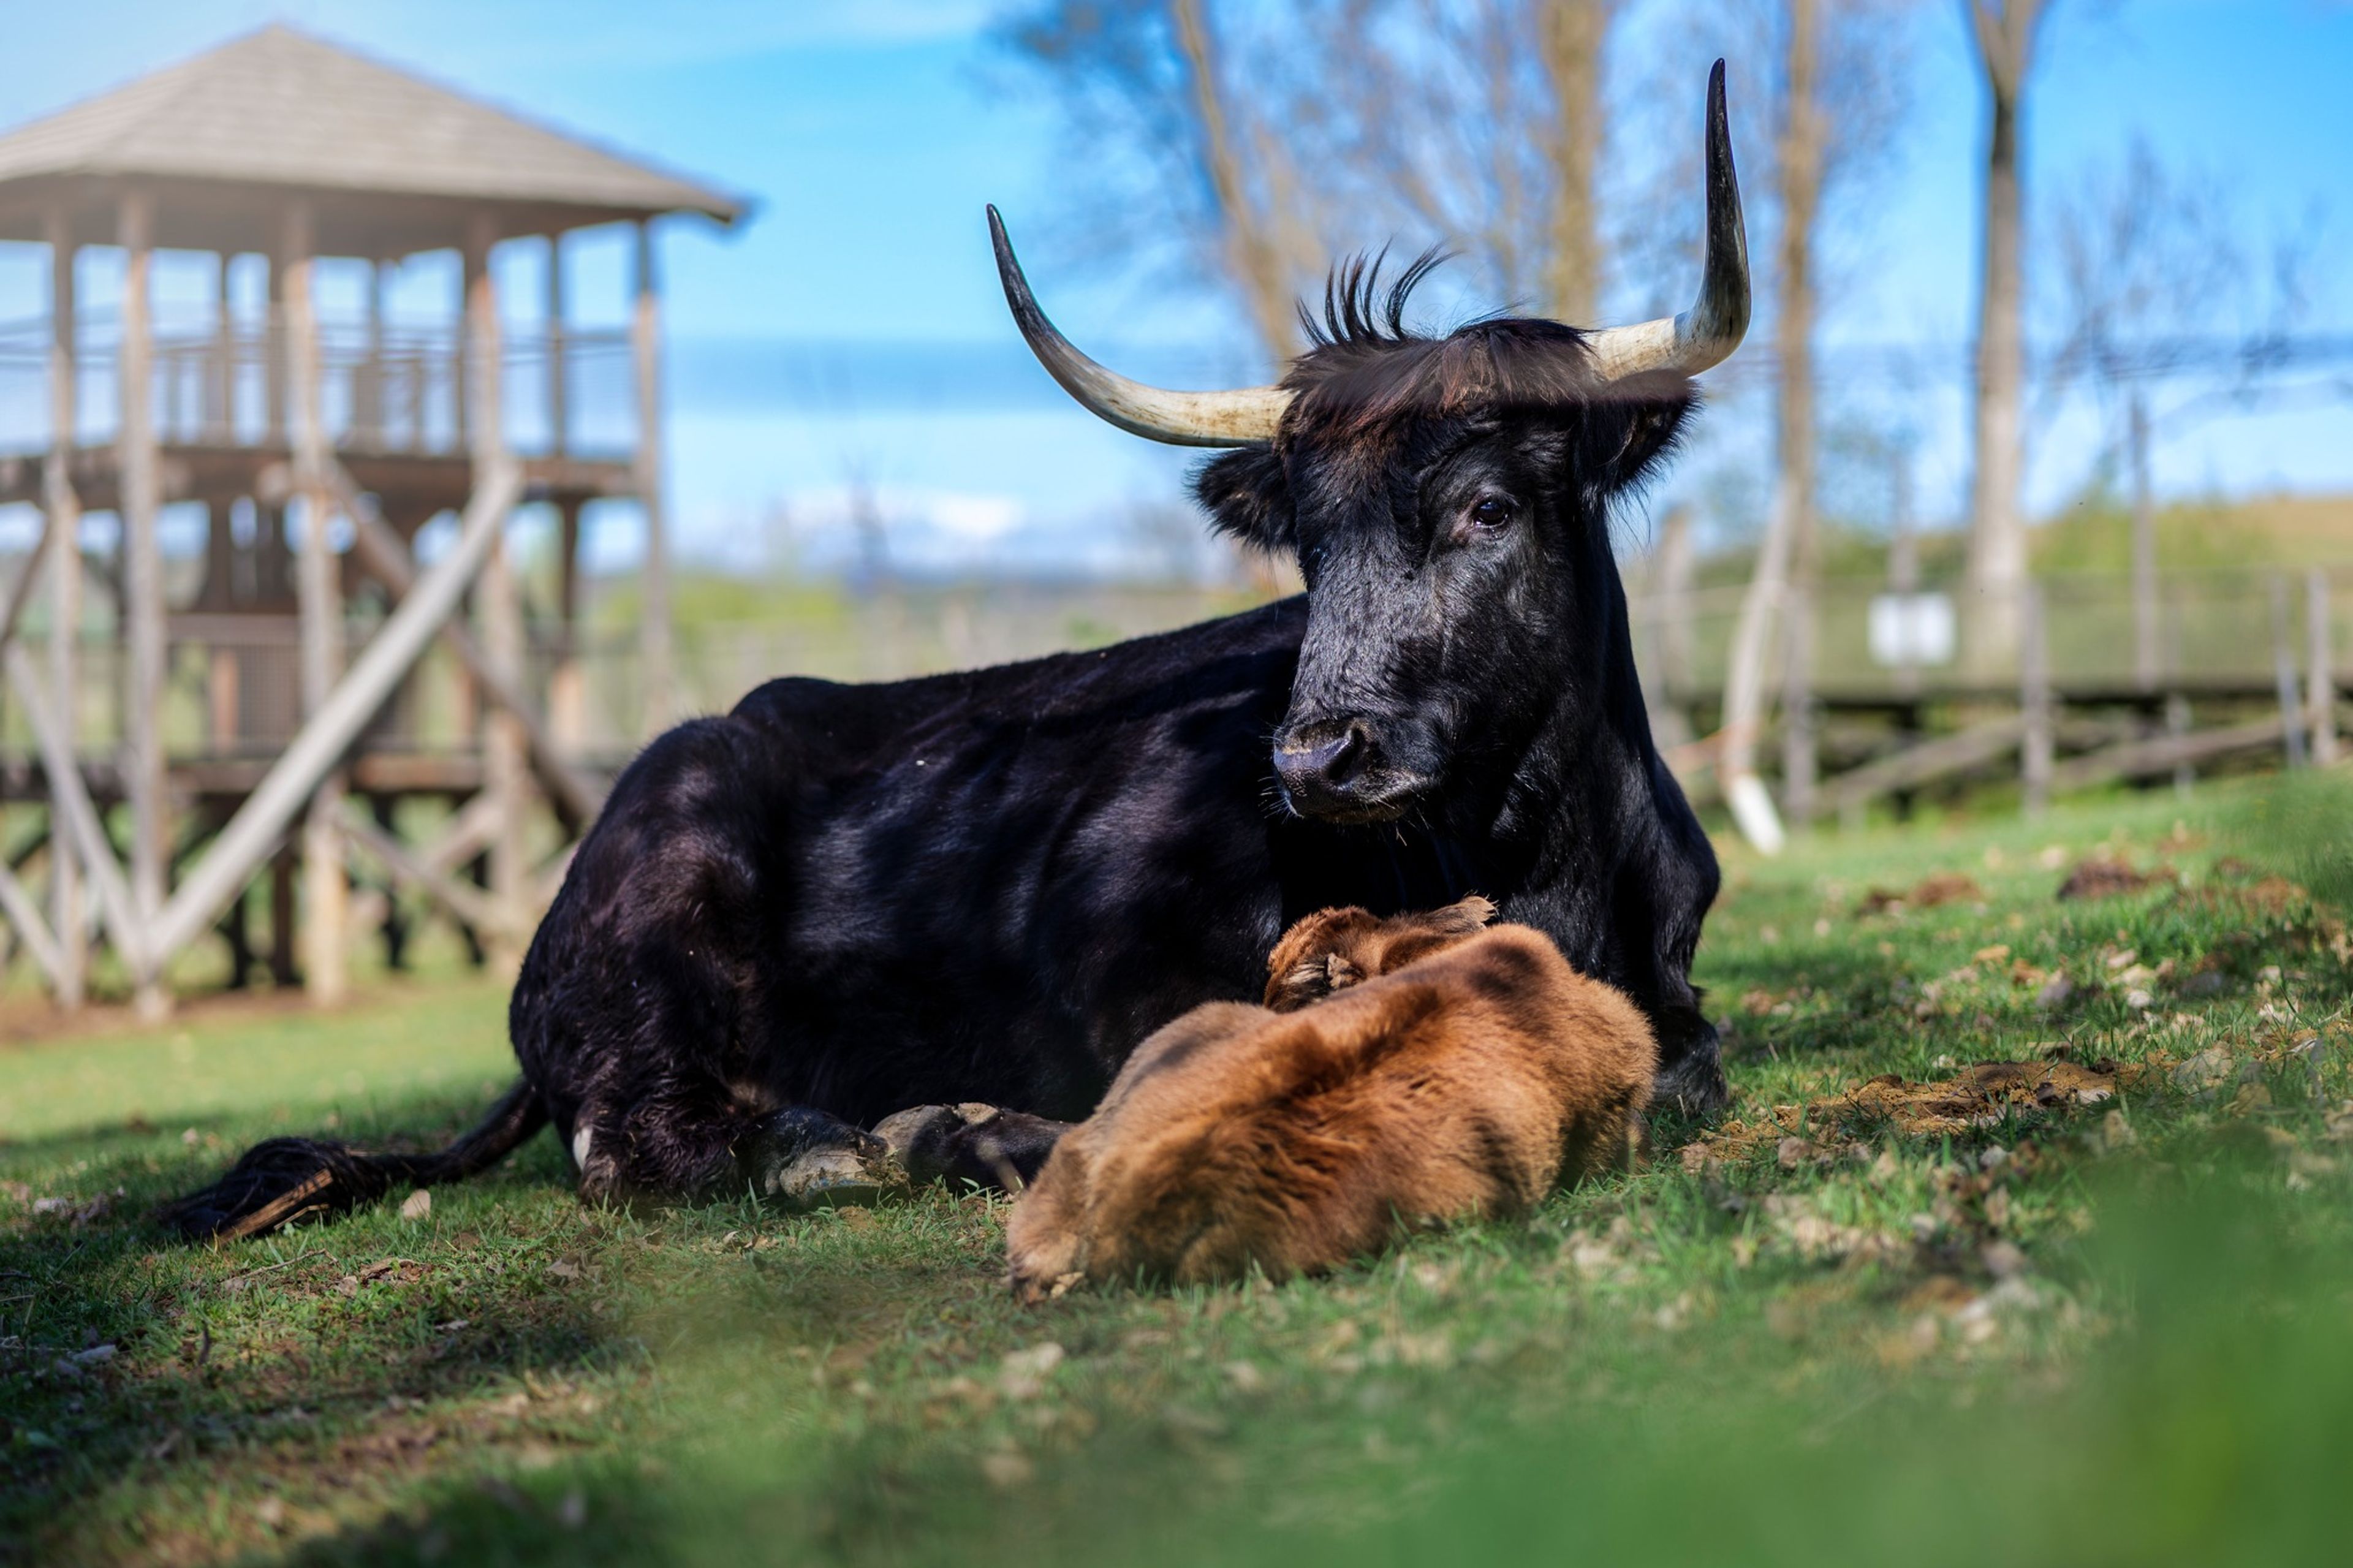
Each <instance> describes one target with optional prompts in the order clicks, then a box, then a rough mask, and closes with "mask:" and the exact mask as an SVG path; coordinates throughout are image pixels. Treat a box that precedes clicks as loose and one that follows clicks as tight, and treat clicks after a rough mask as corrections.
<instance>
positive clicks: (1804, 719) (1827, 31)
mask: <svg viewBox="0 0 2353 1568" xmlns="http://www.w3.org/2000/svg"><path fill="white" fill-rule="evenodd" d="M1784 9H1785V15H1784V16H1783V17H1782V29H1783V30H1782V37H1781V50H1780V57H1781V69H1780V73H1779V80H1778V83H1776V84H1775V88H1774V94H1773V96H1774V103H1775V107H1776V110H1777V118H1778V124H1777V126H1776V130H1775V134H1774V147H1773V150H1774V211H1775V215H1776V218H1775V221H1776V222H1777V224H1778V235H1777V240H1776V244H1775V247H1774V280H1773V287H1774V310H1773V315H1774V328H1773V333H1774V343H1775V365H1774V476H1773V492H1772V502H1771V506H1770V509H1769V510H1768V511H1767V517H1766V524H1765V536H1764V539H1763V541H1762V542H1761V543H1760V544H1759V547H1758V550H1757V564H1756V566H1755V568H1754V570H1753V571H1752V572H1751V574H1750V576H1749V581H1748V586H1747V589H1746V592H1745V593H1744V594H1743V595H1741V603H1740V613H1739V616H1738V617H1737V619H1736V621H1735V622H1734V626H1733V636H1732V647H1731V651H1730V658H1729V660H1728V663H1727V666H1726V668H1725V700H1724V727H1723V733H1722V735H1721V737H1720V738H1719V740H1718V742H1717V743H1718V746H1719V751H1718V752H1717V762H1716V771H1717V776H1718V777H1719V778H1720V779H1722V780H1723V782H1724V789H1725V799H1726V801H1727V802H1728V803H1729V804H1730V805H1731V806H1732V810H1733V815H1734V818H1735V820H1736V822H1737V823H1738V825H1739V826H1740V829H1741V832H1742V833H1743V834H1744V835H1745V836H1746V837H1747V838H1748V839H1749V841H1750V842H1751V843H1753V844H1755V845H1757V847H1759V848H1761V849H1764V850H1766V851H1767V853H1772V852H1773V851H1775V850H1778V848H1779V847H1780V845H1781V842H1782V838H1783V832H1784V830H1783V827H1782V824H1781V820H1780V816H1779V814H1778V813H1777V812H1776V811H1775V809H1774V807H1773V803H1772V799H1771V797H1770V796H1769V795H1767V793H1766V791H1765V786H1764V784H1763V783H1762V781H1761V780H1760V779H1759V777H1758V776H1757V742H1758V740H1759V739H1760V738H1761V735H1762V732H1763V728H1764V721H1765V713H1766V706H1767V671H1768V667H1769V665H1770V663H1771V654H1772V651H1773V647H1774V642H1775V637H1774V631H1775V627H1776V624H1777V617H1778V625H1779V627H1780V630H1781V637H1780V639H1779V640H1780V642H1781V645H1782V652H1783V664H1782V668H1783V674H1784V682H1783V693H1782V708H1783V739H1784V745H1783V756H1782V780H1783V792H1784V802H1783V804H1784V805H1786V806H1787V807H1788V811H1789V814H1790V815H1791V816H1793V817H1795V818H1796V819H1797V820H1799V822H1802V821H1804V820H1805V819H1806V817H1807V816H1809V815H1810V812H1811V810H1812V800H1811V794H1812V784H1813V765H1814V754H1813V731H1812V707H1813V694H1812V627H1813V599H1814V593H1815V588H1816V580H1817V578H1818V577H1819V576H1820V544H1819V539H1818V535H1819V524H1818V521H1817V517H1816V511H1817V499H1816V493H1815V492H1816V482H1817V477H1818V469H1819V467H1820V464H1819V454H1820V432H1819V429H1818V427H1817V409H1816V371H1815V363H1814V341H1813V340H1814V328H1815V324H1816V321H1817V318H1818V315H1819V309H1818V297H1819V289H1820V258H1819V256H1818V248H1819V243H1820V232H1819V231H1820V223H1821V217H1822V211H1823V206H1824V202H1825V199H1826V197H1827V195H1829V193H1830V190H1831V184H1832V183H1833V182H1834V181H1835V180H1836V179H1837V178H1838V177H1839V176H1841V174H1852V173H1853V172H1854V171H1855V170H1856V169H1857V168H1859V167H1861V166H1862V163H1861V162H1860V156H1861V151H1860V150H1862V149H1867V148H1871V147H1874V146H1883V145H1884V142H1885V138H1884V135H1883V132H1884V130H1885V127H1886V125H1887V123H1888V121H1889V120H1890V119H1891V117H1892V115H1893V113H1894V94H1893V83H1894V72H1893V71H1892V70H1891V69H1890V68H1889V61H1888V57H1889V54H1890V52H1891V51H1890V49H1889V47H1888V44H1889V37H1888V33H1887V26H1888V23H1889V22H1890V20H1891V17H1890V16H1889V15H1888V14H1887V12H1886V9H1885V8H1884V7H1882V6H1879V5H1872V4H1867V3H1864V0H1786V5H1785V7H1784Z"/></svg>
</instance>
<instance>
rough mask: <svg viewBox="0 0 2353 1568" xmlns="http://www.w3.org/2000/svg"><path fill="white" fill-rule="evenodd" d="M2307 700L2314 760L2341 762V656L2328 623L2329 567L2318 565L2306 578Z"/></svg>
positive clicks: (2327, 764) (2317, 763)
mask: <svg viewBox="0 0 2353 1568" xmlns="http://www.w3.org/2000/svg"><path fill="white" fill-rule="evenodd" d="M2304 638H2305V655H2306V670H2305V703H2306V707H2307V708H2309V709H2310V710H2311V725H2312V762H2313V765H2314V766H2315V767H2322V768H2326V767H2331V766H2334V765H2335V764H2336V762H2337V660H2336V650H2335V648H2334V647H2333V646H2332V639H2331V637H2330V636H2329V625H2328V568H2327V567H2326V566H2315V567H2313V568H2312V569H2311V570H2310V571H2309V572H2307V573H2306V574H2305V579H2304Z"/></svg>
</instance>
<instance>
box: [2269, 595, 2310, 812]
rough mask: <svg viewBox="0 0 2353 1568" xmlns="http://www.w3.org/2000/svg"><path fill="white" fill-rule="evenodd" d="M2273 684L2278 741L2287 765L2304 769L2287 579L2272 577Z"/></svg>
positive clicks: (2301, 724) (2302, 713)
mask: <svg viewBox="0 0 2353 1568" xmlns="http://www.w3.org/2000/svg"><path fill="white" fill-rule="evenodd" d="M2271 585H2272V684H2273V686H2274V689H2276V690H2277V692H2278V693H2279V710H2280V740H2281V749H2282V752H2283V754H2284V756H2285V757H2286V759H2287V765H2288V766H2289V767H2292V768H2300V767H2302V766H2304V764H2305V760H2306V755H2307V753H2306V751H2305V749H2304V705H2303V703H2302V702H2300V701H2299V700H2297V693H2296V689H2295V687H2296V680H2295V642H2294V639H2292V638H2291V637H2289V635H2288V608H2287V579H2286V578H2285V577H2283V576H2281V575H2280V574H2277V573H2274V574H2272V584H2271Z"/></svg>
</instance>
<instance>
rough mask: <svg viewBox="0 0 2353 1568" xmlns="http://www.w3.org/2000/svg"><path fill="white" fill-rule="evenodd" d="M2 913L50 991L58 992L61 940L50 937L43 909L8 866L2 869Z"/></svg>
mask: <svg viewBox="0 0 2353 1568" xmlns="http://www.w3.org/2000/svg"><path fill="white" fill-rule="evenodd" d="M0 913H5V915H6V916H7V917H8V924H9V926H10V927H11V928H12V929H14V930H15V931H16V935H17V938H18V940H20V941H22V942H24V944H25V951H26V952H29V953H31V954H32V955H33V963H35V964H36V965H37V966H38V967H39V969H40V971H41V977H42V978H43V979H45V980H47V982H48V983H49V987H50V989H51V990H56V989H58V979H59V970H60V966H61V962H62V961H61V960H60V958H59V956H58V939H57V938H56V937H55V936H53V935H51V934H50V932H49V922H48V921H45V920H43V919H42V918H41V907H40V905H38V904H37V903H35V902H34V901H33V895H32V894H30V893H28V892H26V890H25V884H24V883H22V882H20V881H18V880H17V879H16V872H14V871H12V870H10V869H9V868H7V867H6V866H0Z"/></svg>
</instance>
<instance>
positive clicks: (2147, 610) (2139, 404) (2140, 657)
mask: <svg viewBox="0 0 2353 1568" xmlns="http://www.w3.org/2000/svg"><path fill="white" fill-rule="evenodd" d="M2132 488H2133V497H2132V595H2133V684H2134V685H2136V686H2137V687H2139V688H2140V689H2141V690H2143V691H2155V690H2156V689H2157V683H2158V679H2160V678H2161V677H2162V674H2163V668H2162V660H2161V659H2160V658H2159V657H2158V616H2157V497H2156V492H2155V490H2154V489H2153V488H2152V487H2151V485H2150V482H2149V474H2148V402H2147V395H2145V394H2144V393H2143V392H2142V391H2141V389H2140V388H2139V387H2138V386H2135V387H2134V388H2133V395H2132Z"/></svg>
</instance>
